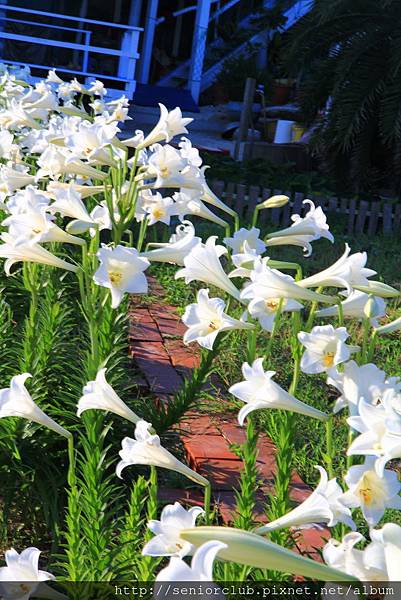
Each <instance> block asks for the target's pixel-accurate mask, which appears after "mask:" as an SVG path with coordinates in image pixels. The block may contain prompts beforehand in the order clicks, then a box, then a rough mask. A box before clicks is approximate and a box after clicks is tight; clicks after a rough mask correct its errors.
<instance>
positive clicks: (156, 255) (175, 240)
mask: <svg viewBox="0 0 401 600" xmlns="http://www.w3.org/2000/svg"><path fill="white" fill-rule="evenodd" d="M201 243H202V239H201V238H200V237H197V236H196V235H195V227H194V226H193V224H192V223H191V222H190V221H183V222H182V224H181V225H178V226H177V227H176V229H175V233H173V235H172V236H171V237H170V239H169V241H168V243H167V244H152V246H156V245H157V248H155V249H154V250H148V251H147V252H141V254H140V256H143V257H144V258H147V259H149V260H150V262H152V261H155V262H168V263H172V264H174V265H179V266H183V265H184V258H185V257H186V256H187V254H189V252H190V251H191V250H192V248H195V246H199V244H201Z"/></svg>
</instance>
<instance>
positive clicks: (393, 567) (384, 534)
mask: <svg viewBox="0 0 401 600" xmlns="http://www.w3.org/2000/svg"><path fill="white" fill-rule="evenodd" d="M370 535H371V537H372V539H373V540H374V542H373V543H375V542H376V543H381V544H382V546H383V550H384V560H385V562H386V570H387V579H388V581H401V574H400V564H401V527H400V526H399V525H396V524H395V523H386V524H385V525H384V526H383V527H382V529H380V530H379V531H377V530H373V531H372V530H371V532H370ZM382 581H383V580H382Z"/></svg>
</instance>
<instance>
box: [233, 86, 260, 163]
mask: <svg viewBox="0 0 401 600" xmlns="http://www.w3.org/2000/svg"><path fill="white" fill-rule="evenodd" d="M255 88H256V79H253V78H252V77H248V78H247V80H246V83H245V91H244V100H243V104H242V111H241V120H240V125H239V129H238V131H237V140H236V142H235V147H234V160H238V158H239V152H240V148H241V142H242V141H243V140H245V139H246V138H247V137H248V128H249V123H250V122H251V114H252V105H253V99H254V97H255Z"/></svg>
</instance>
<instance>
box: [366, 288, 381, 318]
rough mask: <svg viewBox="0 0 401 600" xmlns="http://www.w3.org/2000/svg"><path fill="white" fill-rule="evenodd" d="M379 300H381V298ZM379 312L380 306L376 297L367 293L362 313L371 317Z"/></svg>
mask: <svg viewBox="0 0 401 600" xmlns="http://www.w3.org/2000/svg"><path fill="white" fill-rule="evenodd" d="M381 302H383V300H382V301H381ZM379 312H380V307H379V303H378V301H377V299H376V298H375V296H373V294H369V298H368V300H367V302H366V304H365V306H364V309H363V314H364V315H365V317H366V318H367V319H373V318H374V317H375V316H376V315H377V314H378V313H379Z"/></svg>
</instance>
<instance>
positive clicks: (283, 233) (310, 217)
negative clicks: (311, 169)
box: [267, 200, 334, 255]
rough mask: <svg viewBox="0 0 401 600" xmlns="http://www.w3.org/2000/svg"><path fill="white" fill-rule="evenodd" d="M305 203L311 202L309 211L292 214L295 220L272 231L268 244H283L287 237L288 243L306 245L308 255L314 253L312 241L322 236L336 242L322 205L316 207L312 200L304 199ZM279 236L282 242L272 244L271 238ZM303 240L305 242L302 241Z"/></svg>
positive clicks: (292, 218)
mask: <svg viewBox="0 0 401 600" xmlns="http://www.w3.org/2000/svg"><path fill="white" fill-rule="evenodd" d="M303 204H309V211H308V212H307V213H306V215H305V216H304V217H301V216H300V215H292V216H291V220H292V221H293V223H292V225H291V226H290V227H287V228H286V229H282V230H280V231H275V232H274V233H270V234H269V235H268V236H267V238H268V241H267V245H268V246H269V245H282V244H284V243H285V238H288V240H287V242H286V243H287V244H293V243H294V244H295V245H296V246H298V245H299V246H304V247H305V249H307V251H308V255H310V254H311V253H312V250H311V246H310V242H311V241H314V240H318V239H320V238H321V237H324V238H326V239H328V240H329V241H330V242H331V243H333V242H334V237H333V235H332V234H331V233H330V231H329V226H328V224H327V219H326V215H325V214H324V212H323V210H322V208H321V207H320V206H318V207H315V205H314V203H313V202H312V200H304V201H303ZM274 238H279V239H280V241H281V240H282V242H281V243H280V244H274V241H273V242H272V243H271V244H270V243H269V242H270V240H274ZM302 242H303V243H302Z"/></svg>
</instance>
